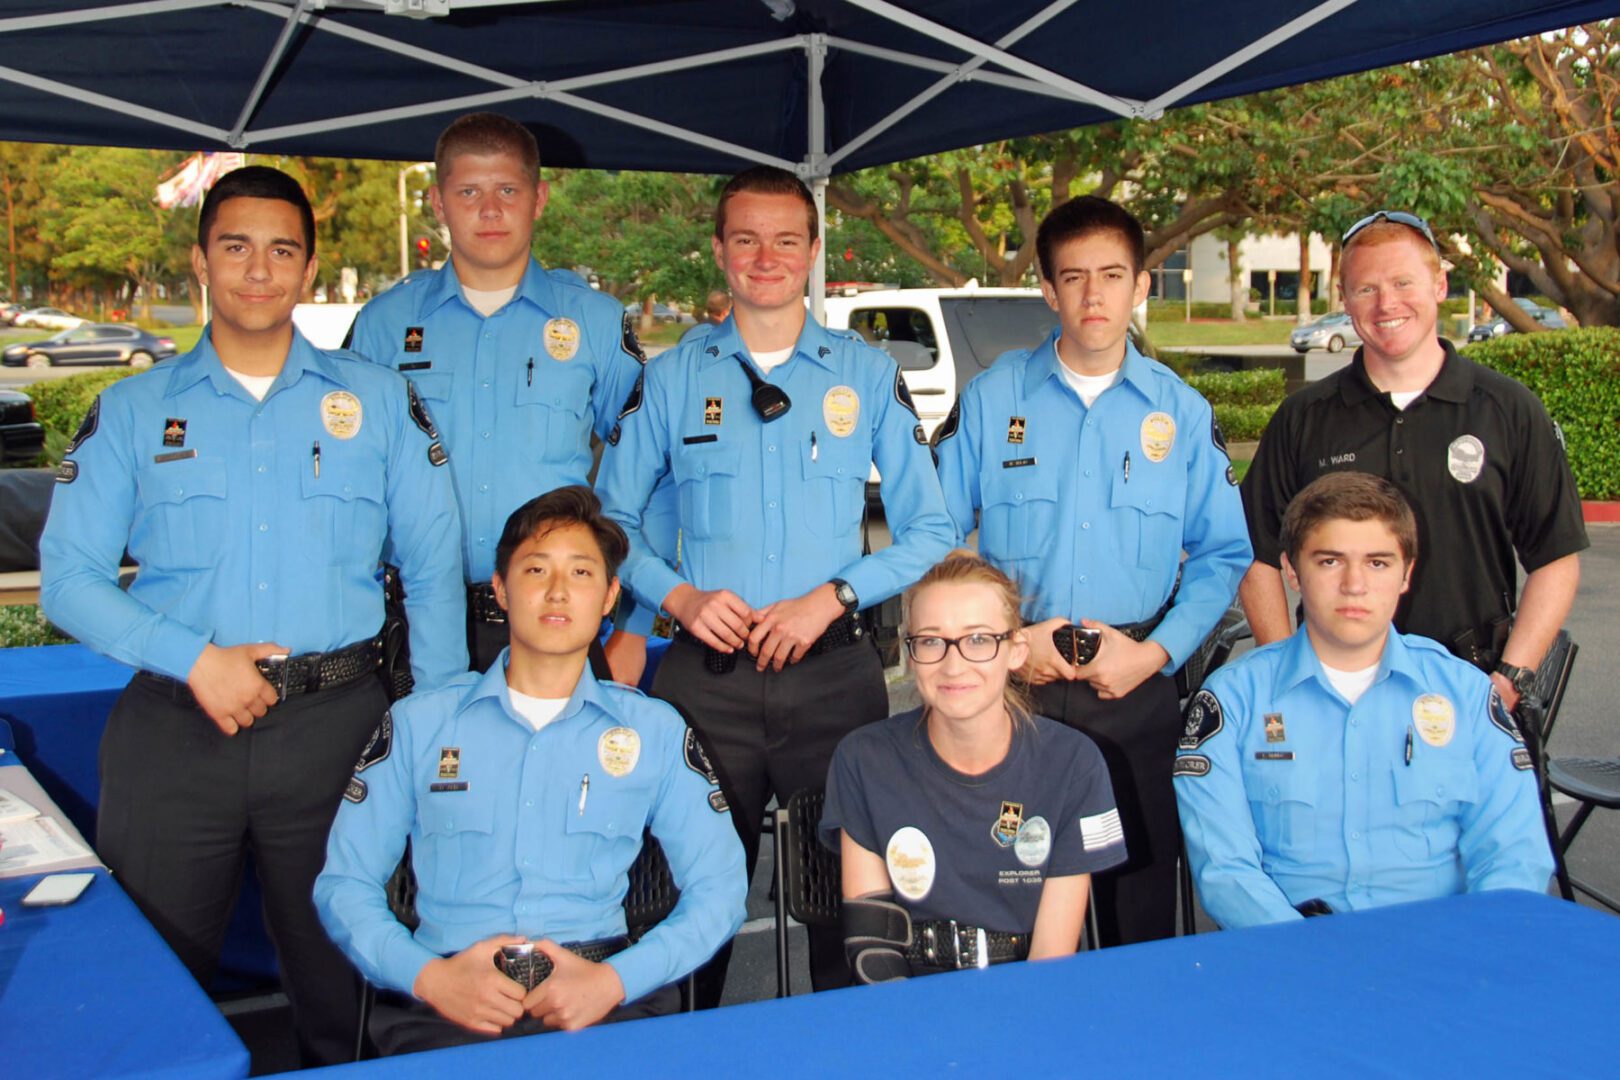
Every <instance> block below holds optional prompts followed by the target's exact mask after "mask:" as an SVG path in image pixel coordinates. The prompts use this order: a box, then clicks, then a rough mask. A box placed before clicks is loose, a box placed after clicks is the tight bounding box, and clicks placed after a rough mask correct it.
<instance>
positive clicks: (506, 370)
mask: <svg viewBox="0 0 1620 1080" xmlns="http://www.w3.org/2000/svg"><path fill="white" fill-rule="evenodd" d="M433 156H434V166H435V169H436V171H437V179H436V182H435V184H434V186H433V187H432V188H431V189H430V191H429V198H430V199H431V200H432V202H433V212H434V213H435V214H436V215H437V216H438V218H439V220H440V221H441V222H443V223H444V225H445V227H446V228H448V229H449V230H450V259H449V261H447V262H446V263H445V265H444V266H443V267H441V268H440V269H438V270H422V271H418V272H417V273H415V274H412V275H411V276H410V277H408V278H406V279H405V280H404V281H402V282H400V283H399V284H398V285H396V286H394V287H393V288H392V289H389V290H388V291H387V292H385V293H383V294H382V295H381V296H379V297H377V298H376V299H375V300H373V301H371V303H369V304H367V305H366V306H365V308H364V309H363V310H362V311H361V312H360V315H359V317H358V318H356V319H355V323H354V329H353V330H352V332H351V343H352V346H353V348H354V349H355V351H356V352H359V353H361V354H362V355H364V356H365V357H367V358H368V359H370V360H375V361H376V362H378V363H380V364H386V365H388V366H389V367H392V368H396V369H398V370H399V371H402V372H404V373H405V374H406V375H407V376H408V377H409V378H410V380H411V381H412V382H413V383H414V384H416V387H417V389H418V390H419V391H420V392H421V394H422V397H423V398H424V399H425V400H426V401H427V403H428V406H429V407H430V408H431V409H432V410H433V415H434V418H435V419H436V420H438V422H439V424H440V426H441V427H442V428H443V430H444V441H445V447H446V449H447V450H449V452H450V471H451V473H452V474H453V476H454V477H455V483H456V497H457V499H458V500H459V502H460V504H461V515H462V526H463V528H464V530H465V533H464V535H463V537H462V551H463V558H464V560H465V565H464V567H463V572H464V573H465V574H466V578H465V580H466V582H467V586H466V587H467V648H468V651H469V652H470V653H471V655H472V664H473V668H474V669H475V670H477V671H484V670H486V669H487V668H488V667H489V665H490V663H491V662H492V661H493V660H494V659H495V657H496V655H497V654H499V653H500V651H501V649H503V648H504V647H505V646H506V643H507V637H508V633H507V623H506V613H505V612H503V611H502V610H501V607H500V605H499V604H497V603H496V602H495V592H494V586H493V585H492V584H491V579H492V577H493V575H494V572H495V545H496V543H497V542H499V540H500V537H501V528H502V526H503V525H504V524H505V522H506V519H507V516H508V515H510V514H511V512H512V511H513V510H516V509H517V508H518V507H519V506H521V505H522V504H523V503H525V502H527V501H528V500H529V499H531V498H533V497H534V496H536V495H541V494H544V493H545V492H547V491H551V490H552V489H554V488H559V487H566V486H568V485H570V484H583V483H585V482H586V474H587V473H589V472H590V468H591V445H590V443H591V433H592V432H593V431H595V432H596V434H597V435H598V436H600V437H604V438H605V437H606V436H607V433H608V431H609V430H610V429H611V428H612V426H613V419H614V416H615V415H616V413H617V410H618V408H619V405H620V403H621V402H623V401H624V399H625V397H626V396H627V395H628V394H629V393H630V388H631V387H632V386H634V385H635V382H636V377H637V376H638V375H639V374H640V372H641V365H642V363H643V358H642V353H641V346H640V344H639V343H637V341H636V338H635V334H634V332H633V331H632V330H631V329H630V324H629V321H628V319H627V318H626V317H625V314H624V309H623V308H622V307H620V306H619V303H618V301H616V300H614V299H613V298H612V297H610V296H607V295H605V294H603V293H599V292H596V291H595V290H593V289H591V288H589V287H587V286H586V285H585V284H584V283H583V282H582V281H581V280H580V279H579V277H578V275H576V274H572V273H569V272H566V271H557V270H547V269H545V267H543V266H541V265H540V263H539V262H538V261H536V260H535V258H534V256H533V255H531V254H530V247H531V245H532V244H533V242H534V227H535V222H537V221H539V219H540V213H541V211H543V210H544V209H545V208H546V199H547V198H548V197H549V195H550V188H549V187H548V185H547V184H546V182H545V181H544V180H542V179H540V150H539V147H538V145H537V144H536V143H535V139H534V136H533V135H532V134H531V133H530V132H529V130H528V128H525V127H524V126H523V125H522V124H519V123H517V122H516V121H515V120H509V119H507V118H506V117H504V116H498V115H496V114H495V113H469V114H468V115H466V116H463V117H461V118H459V119H457V120H456V121H455V122H454V123H452V124H451V125H450V126H449V127H447V128H445V129H444V133H443V134H441V135H440V136H439V142H438V145H437V146H436V147H434V152H433ZM592 656H593V659H592V669H593V670H594V671H595V672H596V674H597V676H598V677H599V678H607V677H608V672H607V670H606V658H605V657H604V656H603V655H602V653H601V650H600V649H599V648H596V647H595V646H593V649H592Z"/></svg>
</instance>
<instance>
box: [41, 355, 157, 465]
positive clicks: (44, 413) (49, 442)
mask: <svg viewBox="0 0 1620 1080" xmlns="http://www.w3.org/2000/svg"><path fill="white" fill-rule="evenodd" d="M132 374H134V372H132V371H130V370H129V369H128V368H112V369H109V370H103V371H88V372H85V373H84V374H83V375H69V376H68V377H67V378H65V379H55V380H52V381H49V382H37V383H34V384H33V385H31V386H28V387H26V388H25V392H26V393H27V394H28V396H29V397H31V398H33V399H34V411H35V413H37V414H38V415H39V422H40V423H41V424H43V425H45V457H46V459H47V461H48V462H49V463H50V464H52V465H55V464H56V463H57V462H59V461H61V460H62V454H63V452H65V451H66V450H67V444H68V442H69V441H70V440H71V439H72V438H73V434H74V432H76V431H78V430H79V424H80V423H82V422H83V420H84V414H85V413H87V412H89V411H90V403H91V402H92V401H94V400H96V395H97V394H99V393H101V392H102V391H103V390H105V389H106V388H107V387H109V386H111V385H112V384H113V383H115V382H117V381H118V380H119V379H123V378H127V377H128V376H130V375H132Z"/></svg>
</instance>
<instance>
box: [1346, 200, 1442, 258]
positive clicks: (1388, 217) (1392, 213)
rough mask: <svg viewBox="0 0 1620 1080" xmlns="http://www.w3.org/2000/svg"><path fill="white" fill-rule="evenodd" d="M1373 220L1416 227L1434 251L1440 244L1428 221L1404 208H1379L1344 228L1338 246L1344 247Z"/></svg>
mask: <svg viewBox="0 0 1620 1080" xmlns="http://www.w3.org/2000/svg"><path fill="white" fill-rule="evenodd" d="M1375 221H1393V222H1394V223H1395V224H1397V225H1405V226H1406V227H1407V228H1408V229H1416V230H1417V231H1418V232H1420V233H1422V234H1423V239H1425V240H1427V241H1428V242H1429V246H1430V247H1432V248H1434V250H1436V251H1439V250H1440V245H1439V244H1438V243H1436V242H1435V239H1434V230H1433V229H1431V228H1429V223H1428V222H1427V221H1424V220H1423V219H1422V218H1420V217H1418V216H1417V215H1416V214H1408V213H1407V212H1406V211H1405V210H1380V211H1378V212H1377V213H1376V214H1368V215H1367V216H1366V217H1364V218H1362V219H1361V220H1360V221H1358V222H1356V223H1355V224H1354V225H1352V226H1350V227H1349V228H1348V229H1346V230H1345V232H1344V239H1342V240H1340V241H1339V246H1340V247H1344V246H1345V245H1347V244H1349V243H1350V240H1351V238H1352V237H1354V236H1355V235H1356V233H1358V232H1360V231H1361V230H1362V229H1365V228H1366V227H1367V226H1369V225H1371V224H1372V223H1373V222H1375Z"/></svg>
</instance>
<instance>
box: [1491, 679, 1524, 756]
mask: <svg viewBox="0 0 1620 1080" xmlns="http://www.w3.org/2000/svg"><path fill="white" fill-rule="evenodd" d="M1490 714H1491V723H1493V724H1495V725H1496V726H1497V727H1499V728H1501V729H1502V733H1503V734H1504V735H1506V736H1507V737H1508V738H1510V739H1512V740H1513V741H1514V742H1516V743H1520V744H1523V742H1524V733H1523V732H1522V731H1520V730H1519V722H1518V721H1517V720H1515V719H1513V714H1512V713H1510V712H1508V711H1507V705H1506V703H1504V702H1503V701H1502V695H1501V694H1498V693H1497V692H1496V687H1494V686H1493V687H1491V706H1490Z"/></svg>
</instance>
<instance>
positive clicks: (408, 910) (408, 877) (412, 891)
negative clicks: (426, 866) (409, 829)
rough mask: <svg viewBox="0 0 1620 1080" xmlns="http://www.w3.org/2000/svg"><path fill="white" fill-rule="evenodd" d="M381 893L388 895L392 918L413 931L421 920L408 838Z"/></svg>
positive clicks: (414, 871)
mask: <svg viewBox="0 0 1620 1080" xmlns="http://www.w3.org/2000/svg"><path fill="white" fill-rule="evenodd" d="M383 895H385V896H386V897H388V910H389V911H391V912H393V915H394V918H396V919H398V920H399V921H400V925H402V926H404V927H405V929H407V930H409V931H411V932H412V933H415V932H416V928H417V926H419V925H420V924H421V922H422V920H421V919H420V918H418V917H417V914H416V870H415V868H414V867H412V866H411V842H410V840H409V839H406V841H405V853H404V854H403V855H401V856H400V857H399V865H398V866H396V867H394V873H393V876H392V877H390V878H389V879H388V883H387V884H386V885H384V886H383Z"/></svg>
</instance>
